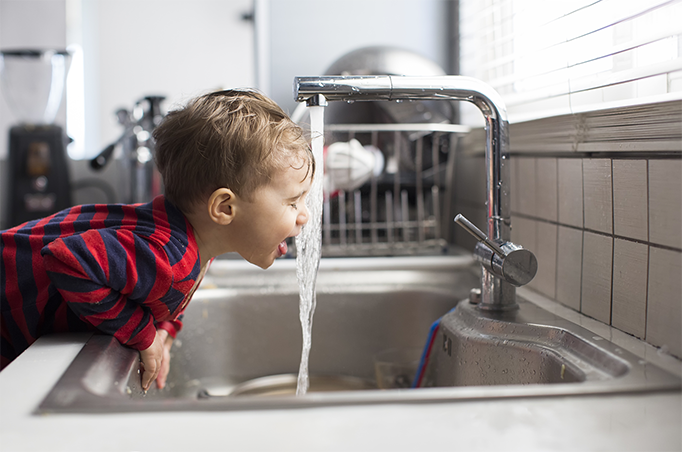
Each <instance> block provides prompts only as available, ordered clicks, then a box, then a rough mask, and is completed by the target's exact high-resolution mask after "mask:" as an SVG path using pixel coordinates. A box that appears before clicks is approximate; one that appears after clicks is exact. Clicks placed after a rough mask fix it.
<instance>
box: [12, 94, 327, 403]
mask: <svg viewBox="0 0 682 452" xmlns="http://www.w3.org/2000/svg"><path fill="white" fill-rule="evenodd" d="M154 138H155V140H156V163H157V166H158V169H159V171H160V173H161V175H162V177H163V180H164V186H165V196H159V197H157V198H155V199H154V200H153V201H152V202H150V203H148V204H135V205H120V204H117V205H105V204H97V205H83V206H76V207H72V208H70V209H67V210H64V211H62V212H59V213H56V214H54V215H52V216H50V217H47V218H44V219H41V220H34V221H30V222H28V223H24V224H22V225H19V226H17V227H15V228H12V229H9V230H6V231H0V232H1V235H0V255H1V260H0V262H1V265H2V268H1V269H2V272H0V283H1V290H0V295H1V296H2V298H1V303H0V305H1V308H2V311H1V314H0V315H1V321H2V323H1V326H0V328H1V331H0V333H1V337H2V342H1V345H2V347H1V349H0V352H1V353H0V356H1V358H2V360H1V366H2V368H4V367H5V366H6V365H7V364H9V363H10V362H11V361H12V360H14V359H15V358H16V357H17V356H18V355H19V354H20V353H21V352H23V351H24V350H25V349H26V348H28V346H29V345H31V344H32V343H33V342H34V341H35V340H36V339H37V338H38V337H39V336H41V335H43V334H47V333H57V332H65V331H89V330H99V331H101V332H103V333H106V334H111V335H113V336H115V337H116V339H118V340H119V341H120V342H121V343H122V344H124V345H127V346H129V347H132V348H134V349H137V350H139V351H140V360H141V362H142V368H143V375H142V386H143V388H144V389H145V390H146V389H148V388H149V386H150V385H151V383H152V382H153V381H154V380H156V381H157V385H158V386H159V388H163V387H164V385H165V380H166V377H167V375H168V369H169V360H170V355H169V351H170V347H171V345H172V341H173V339H174V338H175V335H176V334H177V332H178V331H179V330H180V328H181V326H182V323H181V321H180V317H181V315H182V312H183V311H184V309H185V307H186V306H187V303H188V302H189V301H190V299H191V297H192V294H193V293H194V291H195V289H196V287H197V286H198V285H199V283H200V282H201V279H202V277H203V275H204V273H205V271H206V269H207V267H208V265H209V263H210V261H212V259H213V258H214V257H216V256H218V255H220V254H223V253H227V252H237V253H239V254H240V255H241V256H242V257H244V258H245V259H246V260H247V261H249V262H251V263H253V264H255V265H257V266H259V267H261V268H268V267H269V266H270V265H272V263H273V261H274V259H275V258H277V257H280V256H282V255H283V254H285V253H286V251H287V245H286V242H285V240H286V239H287V238H289V237H293V236H295V235H297V234H298V233H299V232H300V230H301V228H302V226H303V225H304V224H305V223H306V222H307V220H308V211H307V209H306V207H305V202H304V201H305V197H306V194H307V193H308V191H309V189H310V184H311V180H312V175H313V174H314V160H313V157H312V153H311V151H310V148H309V146H308V143H307V141H306V139H305V138H304V136H303V131H302V130H301V128H299V127H298V126H297V125H296V124H294V123H293V122H292V121H291V120H290V119H289V118H288V117H287V116H286V114H285V113H284V112H283V111H282V110H281V108H279V107H278V106H277V105H276V104H275V103H274V102H272V101H271V100H270V99H268V98H266V97H265V96H263V95H261V94H259V93H257V92H255V91H236V90H231V91H220V92H214V93H210V94H207V95H204V96H201V97H199V98H197V99H195V100H193V101H191V102H190V103H189V104H188V105H187V106H186V107H184V108H182V109H179V110H177V111H172V112H170V113H169V114H168V115H167V116H166V118H165V119H164V121H163V122H162V123H161V124H160V125H159V126H158V127H157V128H156V129H155V130H154Z"/></svg>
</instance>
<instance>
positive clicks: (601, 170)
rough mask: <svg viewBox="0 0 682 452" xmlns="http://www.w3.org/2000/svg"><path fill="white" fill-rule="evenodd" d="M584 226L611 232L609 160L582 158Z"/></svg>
mask: <svg viewBox="0 0 682 452" xmlns="http://www.w3.org/2000/svg"><path fill="white" fill-rule="evenodd" d="M583 199H584V209H585V228H586V229H591V230H593V231H599V232H605V233H607V234H612V233H613V198H612V189H611V160H610V159H583Z"/></svg>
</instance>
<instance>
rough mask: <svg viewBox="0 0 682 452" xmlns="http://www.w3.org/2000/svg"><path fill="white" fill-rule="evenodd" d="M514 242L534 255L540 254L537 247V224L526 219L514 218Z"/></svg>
mask: <svg viewBox="0 0 682 452" xmlns="http://www.w3.org/2000/svg"><path fill="white" fill-rule="evenodd" d="M511 227H512V230H511V239H512V242H514V243H516V244H517V245H519V246H522V247H524V248H525V249H527V250H530V251H532V252H533V253H537V252H538V247H537V222H536V221H533V220H529V219H527V218H524V217H517V216H513V217H512V226H511Z"/></svg>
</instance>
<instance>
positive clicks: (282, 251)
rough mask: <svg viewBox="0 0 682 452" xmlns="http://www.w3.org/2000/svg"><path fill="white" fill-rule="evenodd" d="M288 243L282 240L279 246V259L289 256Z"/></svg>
mask: <svg viewBox="0 0 682 452" xmlns="http://www.w3.org/2000/svg"><path fill="white" fill-rule="evenodd" d="M287 250H288V247H287V241H286V240H282V241H281V242H280V244H279V245H277V257H282V256H284V255H285V254H287Z"/></svg>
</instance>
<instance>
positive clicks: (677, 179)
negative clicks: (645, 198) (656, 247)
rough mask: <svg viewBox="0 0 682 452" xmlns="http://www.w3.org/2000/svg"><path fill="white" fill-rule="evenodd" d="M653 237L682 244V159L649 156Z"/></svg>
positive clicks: (652, 240)
mask: <svg viewBox="0 0 682 452" xmlns="http://www.w3.org/2000/svg"><path fill="white" fill-rule="evenodd" d="M649 240H650V241H651V242H652V243H657V244H660V245H666V246H672V247H674V248H677V249H681V248H682V161H681V160H649Z"/></svg>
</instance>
